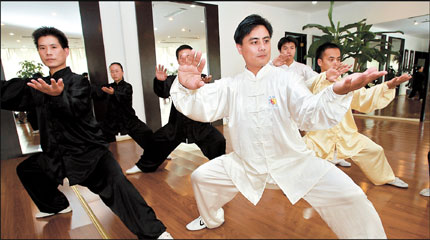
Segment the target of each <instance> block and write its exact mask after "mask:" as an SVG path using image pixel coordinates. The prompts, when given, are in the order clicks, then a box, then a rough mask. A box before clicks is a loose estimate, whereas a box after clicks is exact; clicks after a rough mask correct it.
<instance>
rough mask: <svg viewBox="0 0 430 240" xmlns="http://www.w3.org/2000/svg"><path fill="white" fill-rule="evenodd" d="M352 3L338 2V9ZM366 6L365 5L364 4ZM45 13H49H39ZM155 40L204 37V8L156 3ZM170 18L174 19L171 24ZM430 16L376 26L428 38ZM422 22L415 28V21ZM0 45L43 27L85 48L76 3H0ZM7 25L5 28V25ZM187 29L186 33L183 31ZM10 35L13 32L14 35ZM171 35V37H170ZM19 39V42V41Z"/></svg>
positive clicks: (300, 5) (309, 7)
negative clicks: (52, 29) (56, 30)
mask: <svg viewBox="0 0 430 240" xmlns="http://www.w3.org/2000/svg"><path fill="white" fill-rule="evenodd" d="M254 3H257V4H262V5H268V6H272V7H279V8H284V9H290V10H294V11H302V12H306V13H312V12H317V11H326V10H327V9H328V8H329V5H330V2H327V1H318V3H317V4H315V5H314V4H312V2H310V1H302V2H290V1H278V2H277V1H259V2H254ZM350 3H351V2H336V4H337V6H339V5H347V4H350ZM364 4H365V3H364ZM41 12H46V14H40V13H41ZM153 16H154V27H155V28H156V29H157V30H155V40H156V41H157V42H160V43H166V42H172V43H183V42H190V41H193V40H199V39H202V38H205V36H206V30H205V26H206V23H205V22H204V9H203V7H201V6H198V5H197V6H195V7H191V5H190V4H183V3H176V2H163V1H154V2H153ZM169 17H172V18H173V20H172V21H170V20H169ZM428 19H429V16H428V15H426V16H417V17H416V18H409V19H403V20H397V21H393V22H387V23H378V24H375V25H374V26H375V27H378V28H382V29H384V30H402V31H403V32H405V34H407V35H410V36H415V37H420V38H429V22H428ZM414 20H416V21H417V22H419V24H418V25H414V24H413V21H414ZM1 23H2V26H1V46H2V48H5V47H8V48H33V47H34V43H33V42H32V38H31V33H32V32H33V30H34V29H36V28H37V27H40V26H44V25H45V26H54V27H57V28H59V29H61V30H63V31H64V32H65V33H66V35H67V36H68V37H69V42H70V44H69V45H70V47H71V48H72V47H83V41H82V28H81V19H80V14H79V5H78V2H77V1H73V2H71V1H70V2H68V1H62V2H35V1H31V2H19V1H18V2H11V1H2V2H1ZM3 24H4V25H3ZM182 29H184V30H185V31H183V30H182ZM9 33H14V35H13V36H11V35H9ZM169 36H170V37H169ZM17 40H19V42H18V41H17Z"/></svg>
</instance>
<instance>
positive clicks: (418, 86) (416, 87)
mask: <svg viewBox="0 0 430 240" xmlns="http://www.w3.org/2000/svg"><path fill="white" fill-rule="evenodd" d="M410 81H412V83H410V86H411V88H412V89H411V92H410V93H409V96H408V98H412V99H414V97H415V95H416V94H417V92H418V99H419V100H422V99H423V98H424V96H425V92H424V90H425V84H427V81H426V75H425V74H424V67H423V66H421V67H420V66H418V67H417V70H416V71H415V73H414V74H413V75H412V79H411V80H410Z"/></svg>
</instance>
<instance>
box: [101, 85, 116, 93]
mask: <svg viewBox="0 0 430 240" xmlns="http://www.w3.org/2000/svg"><path fill="white" fill-rule="evenodd" d="M102 91H103V92H105V93H107V94H110V95H112V94H113V93H114V92H115V89H113V88H112V87H102Z"/></svg>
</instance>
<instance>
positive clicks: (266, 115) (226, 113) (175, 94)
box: [170, 14, 386, 239]
mask: <svg viewBox="0 0 430 240" xmlns="http://www.w3.org/2000/svg"><path fill="white" fill-rule="evenodd" d="M271 38H272V26H271V24H270V23H269V22H268V21H267V20H266V19H265V18H263V17H261V16H260V15H256V14H252V15H249V16H247V17H246V18H245V19H243V20H242V21H241V22H240V23H239V25H238V27H237V28H236V31H235V33H234V40H235V42H236V48H237V50H238V52H239V54H240V55H242V57H243V59H244V60H245V68H244V69H243V72H241V73H239V74H237V75H235V76H233V77H224V78H221V79H219V80H216V81H215V82H214V83H211V84H206V83H205V82H204V81H203V80H202V79H201V72H202V70H203V68H204V66H205V63H206V59H204V58H202V57H201V55H202V54H201V52H199V51H197V52H195V51H194V50H192V51H191V53H190V54H188V55H183V56H180V58H183V59H184V63H185V64H182V65H180V66H179V70H178V79H177V80H175V81H174V82H173V84H172V87H171V89H170V95H171V97H172V100H173V104H174V105H175V107H176V109H177V110H178V111H180V112H181V113H182V114H184V115H185V116H187V117H189V118H191V119H194V120H197V121H201V122H211V121H215V120H217V119H222V118H224V117H229V121H228V124H227V126H226V127H227V129H228V132H229V136H230V138H231V145H232V149H233V151H232V152H231V153H229V154H225V155H222V156H220V157H217V158H215V159H212V160H211V161H208V162H206V163H204V164H203V165H201V166H199V167H198V168H197V169H196V170H194V172H193V173H192V174H191V183H192V186H193V191H194V197H195V199H196V202H197V208H198V211H199V214H200V216H199V217H197V218H196V219H194V220H192V221H191V222H190V223H189V224H187V225H186V228H187V229H188V230H190V231H197V230H201V229H204V228H210V229H213V228H217V227H220V226H221V225H222V224H223V223H224V221H225V218H224V210H223V206H224V205H225V204H227V203H228V202H230V201H231V200H232V199H233V198H234V197H235V196H236V195H237V194H238V193H239V192H240V193H241V194H243V196H244V197H245V198H246V199H248V200H249V201H250V202H251V203H252V204H254V205H256V204H257V203H258V202H259V200H260V199H261V197H262V195H263V192H264V190H265V188H266V184H267V183H268V182H270V181H271V180H270V179H272V180H273V181H274V182H275V183H276V184H277V185H278V186H279V188H280V189H281V190H282V192H283V193H284V194H285V195H286V197H287V198H288V200H289V201H290V202H291V203H292V204H295V203H297V202H298V201H299V200H300V199H302V198H303V199H304V200H306V201H307V202H308V203H309V204H310V205H311V206H312V207H313V208H314V209H315V210H316V211H317V212H318V213H319V214H320V216H321V218H322V219H323V220H324V221H325V222H326V223H327V224H328V226H329V227H330V228H331V229H332V230H333V231H334V233H335V234H336V235H337V237H339V238H341V239H343V238H386V234H385V231H384V228H383V226H382V222H381V220H380V218H379V216H378V213H377V212H376V210H375V208H374V207H373V205H372V203H371V202H370V201H369V200H368V199H367V197H366V195H365V193H364V192H363V190H362V189H361V188H360V187H359V186H358V185H357V184H355V183H354V182H353V181H352V180H351V178H350V177H348V176H347V175H346V174H345V173H344V172H343V171H341V170H340V169H339V168H337V167H335V166H334V165H333V164H331V163H329V162H328V161H326V160H323V159H321V158H318V157H316V156H315V153H314V152H313V151H312V150H309V149H308V148H307V146H306V145H305V143H304V142H303V140H302V138H301V136H300V133H299V131H298V128H300V129H302V130H305V131H311V130H319V129H327V128H331V127H333V126H335V125H336V124H338V123H339V122H340V121H341V119H342V118H343V116H344V115H345V113H346V112H347V110H348V108H349V106H350V104H351V100H352V95H353V93H350V92H352V91H354V90H356V89H360V88H362V87H363V86H365V85H366V84H367V83H369V82H371V81H373V80H375V79H377V78H379V77H381V76H383V75H385V74H386V72H384V71H382V72H379V71H377V70H376V69H374V68H373V69H369V70H367V71H366V72H364V73H354V74H351V75H349V76H347V77H344V78H343V79H341V80H340V81H336V82H335V83H334V84H332V86H329V87H327V88H326V89H324V90H323V91H321V92H320V93H318V94H315V95H314V94H312V93H311V92H310V91H309V89H307V88H306V85H305V84H304V83H303V81H304V80H303V79H302V77H301V76H299V75H297V74H296V73H293V72H286V71H284V70H282V69H281V68H278V67H275V66H272V65H271V64H269V60H270V53H271ZM229 210H232V209H231V208H229ZM226 214H228V212H226ZM243 217H246V216H243ZM314 237H315V236H314Z"/></svg>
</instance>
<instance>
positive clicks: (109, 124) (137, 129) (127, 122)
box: [91, 62, 152, 149]
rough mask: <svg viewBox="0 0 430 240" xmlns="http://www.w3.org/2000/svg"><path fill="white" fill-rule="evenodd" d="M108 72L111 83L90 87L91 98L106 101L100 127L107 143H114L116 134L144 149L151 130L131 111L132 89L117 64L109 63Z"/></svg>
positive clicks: (150, 137)
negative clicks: (124, 136)
mask: <svg viewBox="0 0 430 240" xmlns="http://www.w3.org/2000/svg"><path fill="white" fill-rule="evenodd" d="M109 71H110V74H111V76H112V79H113V80H114V82H113V83H110V84H107V85H104V86H103V87H98V86H96V85H92V86H91V89H92V94H91V95H92V97H93V98H96V99H106V100H107V112H106V116H105V118H104V120H103V121H102V122H101V124H100V127H101V129H102V131H103V135H104V136H105V138H106V140H107V141H108V142H115V140H116V138H115V135H116V134H118V133H121V134H124V135H125V134H128V135H129V136H130V137H131V138H133V140H134V141H136V143H137V144H139V146H140V147H142V148H143V149H146V148H148V147H149V144H150V143H151V141H152V130H151V129H150V128H149V127H148V126H147V125H146V124H145V123H144V122H142V121H140V120H139V118H138V117H137V116H136V113H135V111H134V109H133V106H132V105H133V87H132V86H131V84H130V83H127V82H126V81H125V80H124V70H123V68H122V65H121V64H120V63H118V62H114V63H111V64H110V66H109Z"/></svg>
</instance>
